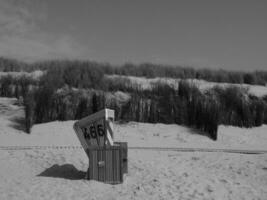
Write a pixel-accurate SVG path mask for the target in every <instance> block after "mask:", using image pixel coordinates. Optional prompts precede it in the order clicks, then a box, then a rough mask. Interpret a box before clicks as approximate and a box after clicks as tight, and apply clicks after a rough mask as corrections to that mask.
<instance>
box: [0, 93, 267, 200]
mask: <svg viewBox="0 0 267 200" xmlns="http://www.w3.org/2000/svg"><path fill="white" fill-rule="evenodd" d="M14 102H15V99H8V98H0V113H1V114H0V146H1V147H5V146H6V147H7V146H62V145H63V146H80V144H79V141H78V139H77V138H76V136H75V133H74V131H73V129H72V125H73V123H74V122H73V121H67V122H51V123H45V124H38V125H35V126H34V127H33V130H32V134H30V135H28V134H26V133H24V132H23V126H21V124H20V120H19V119H21V117H22V116H23V110H22V108H21V107H19V106H15V105H12V104H13V103H14ZM266 133H267V126H266V125H264V126H261V127H258V128H252V129H240V128H236V127H230V126H229V127H227V126H220V127H219V135H218V136H219V137H218V141H217V142H214V141H212V140H210V139H209V138H208V137H206V136H205V135H198V134H195V131H194V130H192V129H189V128H186V127H183V126H178V125H164V124H145V123H135V122H131V123H127V124H115V139H116V140H117V141H119V140H121V141H127V142H128V144H129V146H161V147H203V148H204V147H205V148H219V147H220V148H239V149H246V148H248V149H266V150H267V134H266ZM87 165H88V158H87V156H86V155H85V153H84V151H83V149H81V148H76V149H72V148H70V149H42V150H40V149H25V150H3V149H2V150H0V199H1V200H5V199H19V200H22V199H27V200H28V199H49V200H53V199H62V200H63V199H64V200H66V199H83V200H84V199H203V200H204V199H205V200H206V199H225V200H226V199H227V200H228V199H233V200H238V199H248V200H251V199H262V200H265V199H267V187H266V186H267V155H266V154H259V155H245V154H230V153H219V152H216V153H214V152H213V153H205V152H172V151H152V150H146V151H144V150H133V149H130V150H129V173H128V174H127V175H126V176H125V177H124V183H123V184H119V185H109V184H103V183H100V182H96V181H87V180H84V179H83V177H84V175H85V171H86V169H87V167H88V166H87Z"/></svg>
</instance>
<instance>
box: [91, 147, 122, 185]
mask: <svg viewBox="0 0 267 200" xmlns="http://www.w3.org/2000/svg"><path fill="white" fill-rule="evenodd" d="M88 155H89V177H90V179H94V180H98V181H102V182H106V183H111V184H116V183H121V182H122V181H123V173H125V165H124V163H123V158H124V157H125V156H127V143H125V144H121V143H116V144H115V145H114V146H109V147H104V148H103V147H90V149H89V150H88ZM101 161H104V166H102V167H101V166H99V163H101Z"/></svg>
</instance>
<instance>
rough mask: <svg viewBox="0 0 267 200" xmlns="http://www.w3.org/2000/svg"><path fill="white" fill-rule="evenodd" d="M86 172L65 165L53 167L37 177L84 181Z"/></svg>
mask: <svg viewBox="0 0 267 200" xmlns="http://www.w3.org/2000/svg"><path fill="white" fill-rule="evenodd" d="M85 174H86V172H83V171H79V170H77V169H76V167H74V166H73V165H71V164H65V165H57V164H56V165H53V166H52V167H50V168H48V169H46V170H45V171H43V172H42V173H40V174H39V175H38V176H44V177H53V178H64V179H69V180H80V179H84V177H85Z"/></svg>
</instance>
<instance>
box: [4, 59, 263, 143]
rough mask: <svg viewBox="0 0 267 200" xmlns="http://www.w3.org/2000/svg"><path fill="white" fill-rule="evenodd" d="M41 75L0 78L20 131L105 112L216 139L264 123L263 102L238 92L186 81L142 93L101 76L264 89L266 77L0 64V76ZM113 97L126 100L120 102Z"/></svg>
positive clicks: (161, 68)
mask: <svg viewBox="0 0 267 200" xmlns="http://www.w3.org/2000/svg"><path fill="white" fill-rule="evenodd" d="M37 69H40V70H45V71H46V74H45V75H44V76H42V77H41V79H40V80H38V81H37V80H33V79H31V78H27V77H19V78H13V77H11V76H6V77H2V78H1V80H0V85H1V88H0V89H1V96H7V97H17V98H22V99H23V102H24V105H25V116H26V119H25V126H26V130H27V132H30V129H31V126H32V125H33V124H34V123H42V122H48V121H53V120H73V119H80V118H82V117H85V116H87V115H89V114H92V113H94V112H95V111H97V110H100V109H102V108H104V107H107V108H111V109H114V110H115V113H116V119H117V120H123V121H130V120H131V121H138V122H150V123H157V122H161V123H176V124H183V125H186V126H189V127H193V128H195V129H197V130H199V131H200V132H202V133H206V134H208V135H209V136H210V137H211V138H212V139H214V140H216V139H217V129H218V125H219V124H226V125H234V126H239V127H253V126H260V125H262V124H263V123H267V96H265V97H263V98H258V97H255V96H251V95H249V94H248V92H247V91H246V90H244V89H241V88H238V87H229V88H225V89H223V88H220V87H215V88H213V89H211V90H209V91H207V92H205V93H203V92H201V91H200V90H199V89H198V88H197V87H196V86H195V85H192V84H190V83H188V82H187V81H185V80H181V81H180V82H179V87H178V89H177V88H176V89H175V88H173V87H171V86H169V85H167V84H163V83H157V84H154V85H153V87H152V89H149V90H144V89H141V86H140V85H138V84H133V83H131V81H130V80H129V79H126V78H121V79H106V78H105V77H104V74H119V75H132V76H145V77H149V78H152V77H172V78H181V79H185V78H199V79H204V80H207V81H215V82H230V83H248V84H262V85H264V84H266V82H267V73H266V72H251V73H244V72H228V71H222V70H221V71H212V70H196V69H192V68H186V67H170V66H162V65H152V64H142V65H131V64H125V65H124V66H122V67H113V66H110V65H108V64H101V63H94V62H81V61H50V62H41V63H34V64H25V63H19V62H17V61H13V60H7V59H3V58H2V59H0V70H2V71H20V70H24V71H29V72H30V71H33V70H37ZM117 91H122V92H124V93H123V94H124V95H126V96H129V98H126V99H124V100H121V99H120V98H118V96H116V92H117Z"/></svg>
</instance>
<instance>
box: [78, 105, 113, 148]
mask: <svg viewBox="0 0 267 200" xmlns="http://www.w3.org/2000/svg"><path fill="white" fill-rule="evenodd" d="M113 121H114V110H110V109H103V110H101V111H99V112H96V113H94V114H92V115H90V116H88V117H85V118H83V119H81V120H79V121H77V122H75V123H74V126H73V128H74V130H75V132H76V134H77V136H78V138H79V140H80V142H81V145H82V146H83V148H84V150H86V149H88V148H89V147H91V146H99V147H103V146H106V145H113V139H112V136H113Z"/></svg>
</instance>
